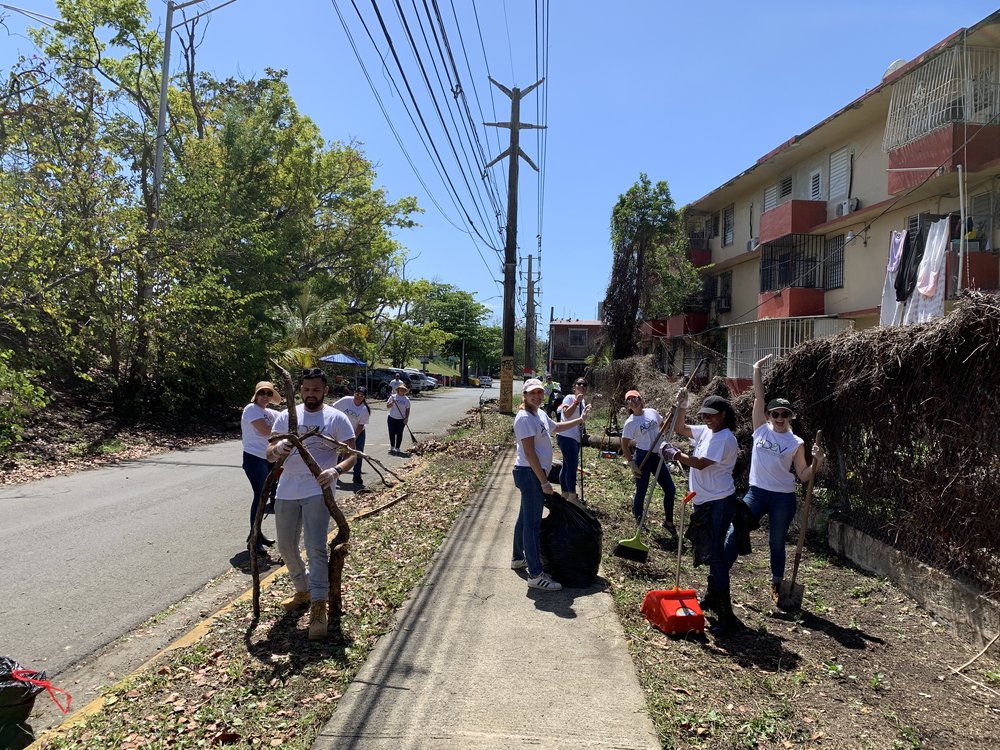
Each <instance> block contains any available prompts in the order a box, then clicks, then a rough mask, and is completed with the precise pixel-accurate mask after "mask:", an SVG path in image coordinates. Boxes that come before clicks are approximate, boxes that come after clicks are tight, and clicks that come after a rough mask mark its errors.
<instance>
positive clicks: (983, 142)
mask: <svg viewBox="0 0 1000 750" xmlns="http://www.w3.org/2000/svg"><path fill="white" fill-rule="evenodd" d="M966 139H968V143H967V144H966ZM963 144H965V145H964V146H963ZM998 159H1000V126H997V125H966V124H963V123H958V122H953V123H949V124H947V125H943V126H942V127H940V128H938V129H937V130H935V131H933V132H931V133H927V134H926V135H923V136H921V137H920V138H918V139H917V140H915V141H912V142H911V143H907V144H905V145H903V146H900V147H899V148H896V149H893V150H892V151H890V152H889V186H888V187H889V194H890V195H898V194H899V193H902V192H905V191H906V190H909V189H910V188H912V187H915V186H917V185H919V184H920V183H921V182H924V181H925V180H926V179H927V177H928V175H930V174H932V173H934V172H935V171H936V170H938V168H939V165H940V166H941V167H943V170H944V172H954V171H955V169H956V167H957V165H959V164H961V165H962V166H963V167H964V168H965V170H966V171H967V172H980V171H982V170H985V169H988V168H989V167H991V166H992V165H993V164H995V162H996V161H997V160H998ZM925 168H926V171H924V169H925ZM899 170H909V171H899ZM950 179H954V178H953V177H952V178H950Z"/></svg>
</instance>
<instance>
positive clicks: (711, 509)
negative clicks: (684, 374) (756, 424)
mask: <svg viewBox="0 0 1000 750" xmlns="http://www.w3.org/2000/svg"><path fill="white" fill-rule="evenodd" d="M678 408H679V409H680V414H679V416H678V419H677V434H678V435H683V436H684V437H688V438H691V441H692V443H693V445H694V448H693V449H692V450H691V452H690V453H684V452H682V451H681V450H679V449H678V448H677V447H675V446H673V445H670V444H669V443H666V444H664V446H663V448H662V452H663V457H664V458H665V459H666V460H667V461H676V462H677V463H679V464H681V465H682V466H689V467H690V468H691V472H690V474H688V489H690V490H691V491H693V492H695V493H696V494H695V496H694V500H693V501H692V502H693V504H694V505H695V507H696V508H702V507H704V506H707V514H708V518H707V522H708V536H709V540H708V541H709V552H710V556H709V574H708V591H707V592H706V594H705V599H704V603H703V604H702V607H703V608H705V609H711V610H713V611H714V612H715V613H716V615H718V620H717V621H716V623H715V625H714V626H713V627H712V632H713V633H715V635H726V634H728V633H730V632H732V631H733V630H734V629H736V628H738V627H739V626H740V621H739V620H738V619H736V615H735V614H734V613H733V603H732V600H731V598H730V595H729V566H728V565H727V564H726V558H725V545H726V533H727V532H728V531H729V524H731V523H732V522H733V516H734V515H735V514H736V503H737V502H738V500H737V497H736V484H735V483H734V482H733V469H734V468H735V467H736V458H737V456H738V455H739V444H738V443H737V441H736V435H735V434H733V431H734V430H735V429H736V412H735V411H733V405H732V404H730V403H729V402H728V401H727V400H726V399H724V398H722V396H709V397H708V398H706V399H705V400H704V401H702V403H701V408H700V409H699V410H698V414H699V416H701V418H702V419H703V420H704V422H705V424H703V425H698V424H686V423H685V422H684V411H685V409H686V408H687V393H684V394H683V395H682V396H681V397H680V398H679V399H678ZM692 525H693V519H692Z"/></svg>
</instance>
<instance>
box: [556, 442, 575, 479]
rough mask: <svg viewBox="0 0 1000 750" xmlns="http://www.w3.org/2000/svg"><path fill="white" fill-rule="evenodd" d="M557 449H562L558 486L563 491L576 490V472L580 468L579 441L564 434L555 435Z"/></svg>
mask: <svg viewBox="0 0 1000 750" xmlns="http://www.w3.org/2000/svg"><path fill="white" fill-rule="evenodd" d="M556 442H557V443H558V444H559V450H560V451H562V459H563V460H562V470H560V472H559V488H560V489H561V490H562V491H563V492H576V472H577V471H578V470H579V468H580V443H579V441H577V440H574V439H573V438H571V437H566V436H565V435H556Z"/></svg>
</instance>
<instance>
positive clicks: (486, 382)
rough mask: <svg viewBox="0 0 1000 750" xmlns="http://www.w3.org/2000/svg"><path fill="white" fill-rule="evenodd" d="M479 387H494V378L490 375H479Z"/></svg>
mask: <svg viewBox="0 0 1000 750" xmlns="http://www.w3.org/2000/svg"><path fill="white" fill-rule="evenodd" d="M479 387H480V388H492V387H493V378H491V377H490V376H489V375H480V376H479Z"/></svg>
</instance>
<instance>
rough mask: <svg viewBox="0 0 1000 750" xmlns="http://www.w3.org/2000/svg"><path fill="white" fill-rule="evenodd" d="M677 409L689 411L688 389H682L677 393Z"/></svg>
mask: <svg viewBox="0 0 1000 750" xmlns="http://www.w3.org/2000/svg"><path fill="white" fill-rule="evenodd" d="M676 403H677V408H678V409H687V408H688V390H687V388H681V389H680V390H679V391H677V401H676Z"/></svg>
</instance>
